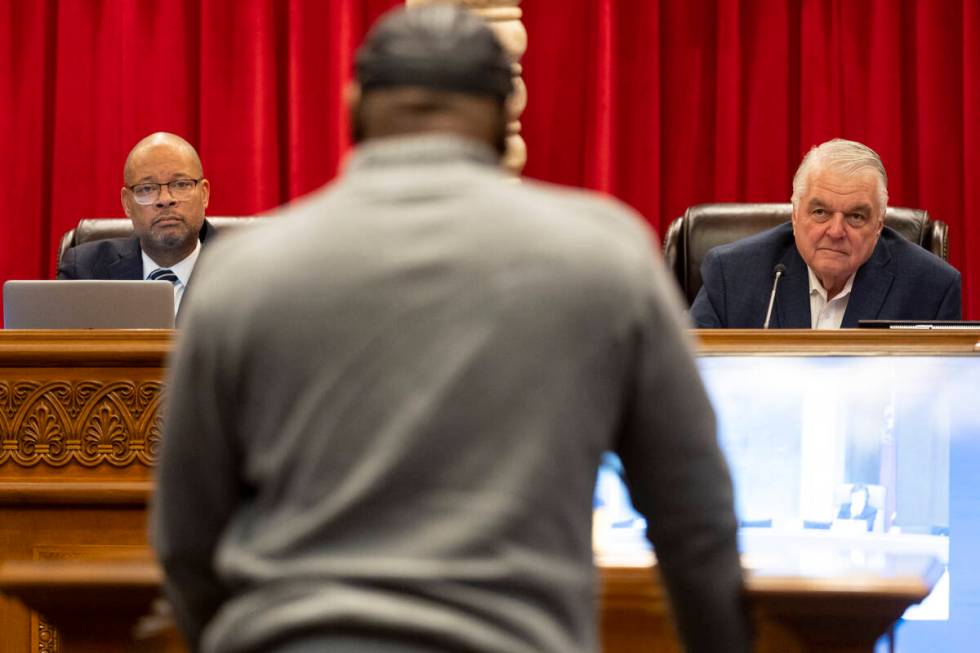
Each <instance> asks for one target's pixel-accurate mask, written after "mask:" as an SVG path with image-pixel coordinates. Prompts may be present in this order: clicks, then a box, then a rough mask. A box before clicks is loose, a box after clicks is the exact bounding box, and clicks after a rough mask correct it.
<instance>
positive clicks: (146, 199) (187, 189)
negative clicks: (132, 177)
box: [126, 179, 201, 206]
mask: <svg viewBox="0 0 980 653" xmlns="http://www.w3.org/2000/svg"><path fill="white" fill-rule="evenodd" d="M200 181H201V180H200V179H174V180H173V181H168V182H167V183H165V184H158V183H156V182H153V181H146V182H143V183H141V184H135V185H133V186H126V188H128V189H129V192H131V193H132V194H133V199H134V200H136V203H137V204H141V205H143V206H147V205H149V204H153V203H154V202H156V201H157V199H159V197H160V187H161V186H166V187H167V190H168V191H169V192H170V197H172V198H174V199H175V200H186V199H187V198H189V197H190V196H191V193H193V192H194V188H196V187H197V184H198V183H199V182H200Z"/></svg>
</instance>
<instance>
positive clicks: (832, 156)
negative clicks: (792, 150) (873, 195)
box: [791, 138, 888, 219]
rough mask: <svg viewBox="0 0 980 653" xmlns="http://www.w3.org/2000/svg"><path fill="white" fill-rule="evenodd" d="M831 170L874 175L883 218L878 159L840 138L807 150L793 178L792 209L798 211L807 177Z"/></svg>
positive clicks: (883, 177) (883, 181) (884, 186)
mask: <svg viewBox="0 0 980 653" xmlns="http://www.w3.org/2000/svg"><path fill="white" fill-rule="evenodd" d="M827 168H831V169H833V170H836V171H838V172H842V173H844V174H845V175H848V176H850V175H856V174H860V173H862V172H866V171H870V172H873V173H874V174H875V175H877V178H878V183H877V187H878V188H877V194H878V206H879V209H880V211H881V215H880V217H881V218H882V219H884V217H885V209H886V208H887V207H888V174H887V173H886V172H885V166H884V164H883V163H882V162H881V157H879V156H878V154H877V153H876V152H875V151H874V150H872V149H871V148H870V147H868V146H867V145H863V144H862V143H858V142H856V141H848V140H844V139H843V138H835V139H833V140H830V141H827V142H826V143H821V144H820V145H816V146H814V147H812V148H810V151H809V152H807V153H806V156H805V157H803V161H802V162H801V163H800V167H799V168H797V169H796V174H795V175H794V176H793V198H792V200H791V201H792V202H793V210H794V211H797V210H798V209H799V208H800V199H801V198H802V197H803V195H805V194H806V192H807V190H808V189H809V186H810V177H811V176H813V174H814V173H815V172H816V171H817V170H824V169H827Z"/></svg>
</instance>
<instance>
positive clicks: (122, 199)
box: [119, 186, 131, 218]
mask: <svg viewBox="0 0 980 653" xmlns="http://www.w3.org/2000/svg"><path fill="white" fill-rule="evenodd" d="M127 190H129V189H127V188H126V187H125V186H123V187H122V188H120V189H119V201H120V202H121V203H122V207H123V212H124V213H125V214H126V217H127V218H129V217H131V216H130V213H129V202H127V201H126V191H127Z"/></svg>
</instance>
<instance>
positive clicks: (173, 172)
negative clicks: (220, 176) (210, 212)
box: [120, 132, 211, 267]
mask: <svg viewBox="0 0 980 653" xmlns="http://www.w3.org/2000/svg"><path fill="white" fill-rule="evenodd" d="M123 179H124V184H123V187H122V189H121V190H120V199H121V200H122V205H123V210H124V211H125V212H126V215H127V216H128V217H129V219H130V220H132V222H133V233H135V234H136V237H137V238H139V241H140V248H141V249H142V250H143V253H145V254H147V255H148V256H149V257H150V258H152V259H153V260H154V261H155V262H156V263H157V265H160V266H163V267H169V266H171V265H174V264H175V263H177V262H179V261H182V260H184V258H186V257H187V256H188V255H189V254H190V253H191V252H193V251H194V249H195V248H196V247H197V242H198V240H199V236H200V233H201V228H202V226H203V225H204V210H205V209H206V208H207V206H208V199H209V198H210V196H211V185H210V183H208V180H207V179H205V178H204V172H203V170H202V167H201V159H200V157H199V156H198V155H197V151H196V150H195V149H194V147H193V146H192V145H191V144H190V143H188V142H187V141H185V140H184V139H183V138H181V137H180V136H177V135H176V134H169V133H167V132H157V133H155V134H150V135H149V136H147V137H146V138H144V139H143V140H141V141H140V142H139V143H137V144H136V146H135V147H134V148H133V149H132V151H131V152H130V153H129V156H128V157H126V165H125V166H124V167H123Z"/></svg>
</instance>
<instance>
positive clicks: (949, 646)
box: [596, 355, 980, 652]
mask: <svg viewBox="0 0 980 653" xmlns="http://www.w3.org/2000/svg"><path fill="white" fill-rule="evenodd" d="M699 366H700V368H701V371H702V374H703V376H704V380H705V385H706V387H707V388H708V392H709V395H710V396H711V399H712V402H713V404H714V406H715V410H716V412H717V415H718V424H719V434H718V435H719V441H720V442H721V445H722V448H723V450H724V452H725V454H726V456H727V458H728V461H729V464H730V466H731V470H732V475H733V478H734V481H735V491H736V511H737V514H738V518H739V522H740V525H741V529H740V545H741V547H742V551H743V554H744V556H745V562H746V564H747V565H748V566H750V567H759V568H765V567H767V566H769V565H770V563H773V562H774V561H775V560H776V559H778V558H779V557H780V556H785V552H786V551H792V552H795V553H796V554H797V555H798V556H799V558H798V561H802V563H803V564H805V565H807V566H812V568H813V569H814V570H816V571H819V570H820V569H821V568H825V567H826V565H827V564H829V561H831V560H834V559H836V557H837V556H839V555H840V551H841V550H845V551H848V552H849V553H848V555H849V557H850V560H851V562H854V563H857V564H860V565H868V566H869V567H872V568H873V567H874V566H875V564H876V560H877V558H880V557H881V554H882V553H918V554H929V555H933V556H935V557H936V558H937V559H938V560H939V561H940V562H942V563H943V564H946V565H948V566H947V572H946V573H945V574H944V575H943V578H942V579H941V580H940V581H939V583H938V584H937V586H936V588H935V589H934V591H933V593H932V594H931V595H930V596H929V598H928V599H926V601H924V602H923V603H922V604H921V605H919V606H914V607H913V608H911V609H910V610H909V611H908V612H907V613H906V615H905V623H904V624H903V625H902V626H901V628H900V629H899V632H898V642H897V643H898V648H897V650H899V651H908V652H918V651H923V652H924V651H937V650H950V651H952V650H968V649H969V648H970V647H971V646H972V645H973V643H974V642H973V638H974V637H975V635H976V633H975V630H976V627H977V626H976V624H978V623H980V357H970V356H824V357H822V356H776V355H771V356H704V357H702V358H700V359H699ZM617 464H618V461H616V460H615V457H612V458H611V459H610V460H609V461H608V462H607V463H606V464H604V465H603V469H602V471H601V472H600V482H599V484H598V486H597V498H596V503H597V505H599V506H601V507H602V509H601V510H600V511H599V513H598V515H599V516H597V519H596V533H597V535H596V546H597V549H599V550H600V553H609V552H613V553H615V554H619V555H623V554H624V553H625V552H626V551H628V550H632V551H634V552H635V551H637V550H638V549H643V548H644V547H645V543H644V542H643V541H642V538H641V537H640V534H641V533H642V531H641V530H640V528H642V525H643V522H642V518H640V516H639V515H635V514H634V513H632V511H631V507H630V506H629V504H628V497H625V494H624V492H623V491H622V490H619V489H612V488H613V484H614V482H615V481H616V479H617V476H616V465H617ZM624 497H625V498H624ZM807 561H809V562H807ZM968 638H969V639H968Z"/></svg>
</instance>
